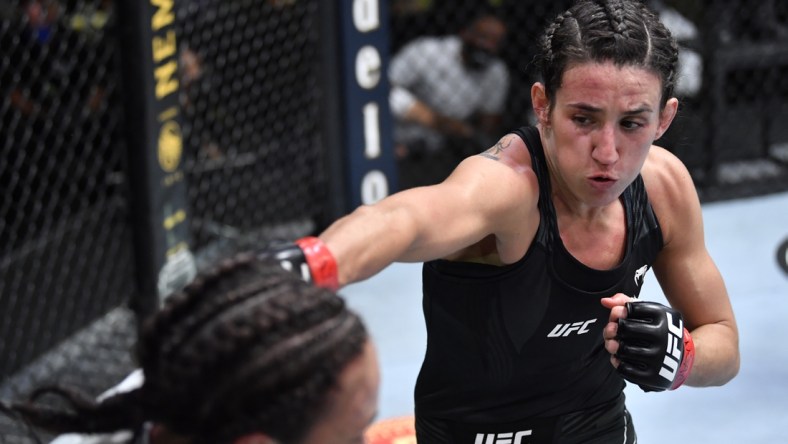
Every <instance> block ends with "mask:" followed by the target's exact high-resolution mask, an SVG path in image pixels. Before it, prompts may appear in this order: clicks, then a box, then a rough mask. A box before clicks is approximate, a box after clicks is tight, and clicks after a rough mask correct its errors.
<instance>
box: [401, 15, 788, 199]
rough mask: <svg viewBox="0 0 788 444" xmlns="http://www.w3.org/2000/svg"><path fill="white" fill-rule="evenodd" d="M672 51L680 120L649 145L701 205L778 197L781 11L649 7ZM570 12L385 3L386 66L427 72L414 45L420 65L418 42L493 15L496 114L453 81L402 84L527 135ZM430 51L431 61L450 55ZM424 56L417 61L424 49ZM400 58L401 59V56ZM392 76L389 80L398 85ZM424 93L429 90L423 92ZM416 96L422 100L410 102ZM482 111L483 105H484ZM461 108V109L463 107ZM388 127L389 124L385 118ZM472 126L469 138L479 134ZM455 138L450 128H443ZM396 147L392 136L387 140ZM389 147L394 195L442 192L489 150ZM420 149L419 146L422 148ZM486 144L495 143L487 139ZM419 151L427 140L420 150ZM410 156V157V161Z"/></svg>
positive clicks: (470, 142)
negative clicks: (561, 24)
mask: <svg viewBox="0 0 788 444" xmlns="http://www.w3.org/2000/svg"><path fill="white" fill-rule="evenodd" d="M647 3H648V5H649V6H651V7H652V9H654V10H655V11H657V12H658V13H659V15H660V16H661V18H662V20H663V22H664V23H665V24H666V25H667V26H668V28H670V29H671V32H672V33H673V35H674V36H675V37H676V38H677V40H678V41H679V44H680V65H681V70H680V75H681V77H680V80H679V85H678V88H677V95H678V97H679V99H680V103H681V105H680V111H679V115H678V116H677V118H676V119H675V121H674V124H673V125H672V126H671V129H670V130H669V131H668V133H667V134H666V135H665V136H663V138H662V139H660V140H659V141H658V142H657V143H658V144H660V145H662V146H664V147H666V148H668V149H669V150H671V151H672V152H674V153H675V154H676V155H677V156H678V157H679V158H680V159H682V160H683V161H684V163H685V164H686V165H687V167H688V168H689V169H690V172H691V173H692V175H693V177H694V179H695V182H696V184H697V186H698V191H699V194H700V196H701V199H702V200H704V201H710V200H720V199H729V198H735V197H742V196H750V195H758V194H764V193H769V192H775V191H779V190H785V189H788V171H787V170H786V160H787V158H786V154H788V152H787V151H786V148H788V126H786V125H785V122H788V95H786V91H788V77H787V76H786V74H788V3H786V2H785V1H782V0H764V1H761V2H754V3H753V2H745V1H743V0H707V1H701V0H687V1H683V0H682V1H670V0H663V1H648V2H647ZM571 4H572V1H570V0H558V1H552V0H551V1H529V2H515V1H506V0H477V1H464V2H454V1H449V0H393V1H392V2H391V12H392V14H391V15H392V26H391V29H392V32H391V33H392V35H391V42H392V54H393V59H392V66H394V65H395V63H396V60H397V58H398V57H403V58H404V57H409V58H408V61H409V63H410V65H409V66H410V67H411V71H416V72H422V71H431V72H434V69H435V64H436V63H437V62H435V59H436V57H437V55H436V54H430V49H429V47H427V46H425V45H423V44H422V46H421V49H420V50H423V51H424V54H425V55H424V56H422V57H421V59H420V60H417V59H416V57H415V56H413V52H414V51H418V49H414V48H416V47H417V46H418V45H419V44H420V43H419V41H420V40H421V41H423V40H424V39H425V38H426V39H431V38H439V39H445V38H447V37H449V38H454V37H453V36H458V35H460V34H461V33H462V32H463V31H464V30H465V29H467V26H468V25H469V24H470V23H471V22H472V21H473V20H474V19H475V18H476V17H478V16H480V15H483V14H494V15H496V16H497V17H499V18H500V19H501V20H502V22H503V24H504V25H505V26H506V29H507V33H506V37H505V39H504V41H503V44H502V46H501V49H500V52H499V54H498V56H499V58H500V59H501V60H502V61H503V63H504V64H505V66H506V68H507V69H508V72H509V77H510V82H509V87H508V94H507V96H506V100H505V103H504V105H503V106H502V108H500V110H489V109H483V108H482V105H480V104H479V105H478V106H476V108H474V109H469V108H470V107H473V106H475V105H473V104H474V103H477V102H475V100H476V99H474V98H473V95H472V94H471V95H470V96H469V100H467V101H466V102H465V103H464V106H466V108H463V105H462V104H459V105H458V104H457V103H456V102H455V101H454V100H455V98H456V97H457V96H459V95H461V94H459V93H458V90H457V89H458V88H461V87H460V86H459V85H460V84H456V85H455V84H452V81H453V75H454V74H453V72H452V71H450V70H447V71H446V72H445V73H444V75H443V77H442V78H441V79H440V82H441V86H444V85H445V86H446V87H445V92H444V93H443V94H442V93H441V91H442V90H441V88H433V89H431V90H430V91H425V90H424V88H422V89H421V90H420V89H419V88H420V87H421V86H423V85H419V84H418V82H419V81H421V82H424V83H426V82H427V81H426V80H417V79H423V78H424V77H419V76H417V75H415V74H413V75H412V76H411V77H410V78H407V79H404V77H403V78H402V79H401V78H397V79H393V80H392V84H395V83H396V82H397V81H401V82H402V81H403V79H404V81H407V82H411V83H408V84H407V85H408V86H411V87H412V92H413V93H414V94H415V95H417V96H419V97H420V98H422V99H423V100H424V101H426V102H427V103H429V104H430V105H431V106H432V107H433V109H434V110H436V111H437V112H438V113H439V114H440V113H444V114H445V116H446V117H449V118H462V119H465V122H466V123H467V122H473V118H474V117H475V116H477V115H479V114H490V113H493V114H500V124H499V125H498V127H497V131H495V132H494V134H497V135H501V134H503V133H504V132H506V131H508V130H511V129H514V128H516V127H518V126H520V125H523V124H527V123H532V122H533V114H532V112H531V103H530V87H531V85H532V83H533V82H534V81H536V80H538V78H537V74H536V72H535V69H534V68H535V67H534V66H533V64H532V63H531V62H532V60H533V57H534V55H535V53H536V50H537V41H538V37H539V36H540V33H541V32H542V30H543V29H544V27H545V26H546V25H547V24H548V23H550V21H552V19H553V17H555V15H556V14H558V13H559V12H561V11H563V10H564V9H566V8H567V7H569V6H571ZM440 45H442V44H439V43H434V44H433V46H432V47H431V48H432V50H435V48H439V49H437V51H446V49H445V48H450V47H449V46H440ZM424 48H427V49H424ZM408 51H410V52H411V53H410V54H409V55H405V54H407V53H408ZM396 75H398V73H397V74H396ZM430 84H431V85H432V83H430ZM420 94H421V95H420ZM485 100H487V99H486V98H485ZM469 104H470V105H469ZM395 115H396V112H395ZM480 127H481V125H480V124H479V126H478V127H477V128H480ZM449 128H452V131H453V133H454V134H456V133H457V132H458V130H457V129H456V126H449ZM395 136H397V137H398V136H399V135H396V134H395ZM401 137H402V140H396V139H395V143H397V144H398V145H399V146H403V145H405V148H406V149H405V152H406V153H407V155H403V156H401V157H400V160H399V166H400V176H401V179H400V183H401V185H402V186H404V187H409V186H414V185H422V184H425V183H434V182H437V181H440V180H442V179H443V178H445V176H446V175H447V174H448V173H449V172H450V171H451V169H452V168H453V167H454V166H455V165H456V164H457V162H459V160H460V159H462V158H463V157H464V156H466V155H467V154H468V153H469V152H479V151H482V150H484V149H486V148H488V147H490V146H491V144H488V143H490V139H487V140H484V141H483V142H482V141H481V140H479V138H476V137H466V138H462V139H459V140H458V138H456V137H449V136H444V137H443V138H442V139H441V144H442V145H441V148H439V149H433V150H424V149H423V148H422V147H420V146H419V140H417V141H416V142H414V141H413V137H409V134H407V133H405V134H404V135H402V136H401ZM424 138H425V139H426V138H427V137H426V136H425V137H424ZM492 140H493V142H492V143H494V141H495V140H497V137H495V138H494V139H492ZM428 142H429V140H428ZM414 145H415V148H416V149H413V147H414Z"/></svg>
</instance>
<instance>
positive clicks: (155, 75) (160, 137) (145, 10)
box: [117, 0, 196, 315]
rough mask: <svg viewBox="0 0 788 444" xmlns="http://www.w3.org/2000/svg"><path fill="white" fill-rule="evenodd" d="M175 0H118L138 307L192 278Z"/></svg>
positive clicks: (145, 309) (151, 304) (142, 309)
mask: <svg viewBox="0 0 788 444" xmlns="http://www.w3.org/2000/svg"><path fill="white" fill-rule="evenodd" d="M175 3H176V2H175V0H145V1H128V2H126V1H123V2H118V3H117V6H118V15H119V21H120V23H119V29H120V33H121V42H122V43H121V47H122V49H123V51H122V54H123V61H122V67H123V81H124V86H125V91H126V97H125V100H124V103H125V111H126V122H125V123H126V132H127V137H128V143H129V157H130V160H129V164H130V176H131V178H130V182H131V188H132V212H133V216H132V222H133V224H134V237H135V253H136V263H137V270H138V283H139V297H138V298H137V299H136V300H135V301H134V302H133V308H134V310H135V311H136V312H137V314H138V315H145V314H148V313H150V312H152V311H153V310H155V309H156V308H157V306H158V304H159V301H160V300H162V299H163V298H165V297H166V296H167V295H169V294H170V293H171V292H173V291H174V290H176V289H178V288H180V287H182V286H183V285H185V284H186V283H187V282H188V281H190V280H191V279H192V278H193V277H194V275H195V273H196V266H195V261H194V257H193V254H192V253H191V251H190V247H189V230H188V217H187V197H186V184H185V180H184V178H185V175H184V172H183V170H182V162H181V161H182V158H183V136H182V132H181V128H182V125H181V119H182V116H181V108H180V105H179V100H178V95H179V87H180V83H179V82H180V81H179V78H178V42H177V39H176V32H175V18H176V15H175V11H176V9H175V7H176V5H175Z"/></svg>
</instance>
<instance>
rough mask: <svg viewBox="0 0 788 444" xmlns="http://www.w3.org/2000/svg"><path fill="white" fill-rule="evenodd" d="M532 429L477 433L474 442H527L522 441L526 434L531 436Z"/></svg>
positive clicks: (509, 443) (476, 443)
mask: <svg viewBox="0 0 788 444" xmlns="http://www.w3.org/2000/svg"><path fill="white" fill-rule="evenodd" d="M532 432H533V431H532V430H523V431H522V432H512V433H498V434H495V433H490V434H485V433H477V434H476V442H474V444H527V443H528V442H527V441H523V438H524V437H526V436H531V433H532Z"/></svg>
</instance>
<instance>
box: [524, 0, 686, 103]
mask: <svg viewBox="0 0 788 444" xmlns="http://www.w3.org/2000/svg"><path fill="white" fill-rule="evenodd" d="M539 46H540V54H539V55H538V56H537V63H538V66H539V67H540V71H541V76H542V81H543V82H544V85H545V91H546V93H547V96H548V98H549V99H550V101H551V103H553V101H554V100H555V92H556V91H557V90H558V89H559V88H560V87H561V79H562V78H563V75H564V72H565V71H566V70H567V69H568V68H570V67H571V66H573V65H576V64H580V63H587V62H613V63H615V64H616V65H617V66H636V67H640V68H644V69H647V70H649V71H651V72H653V73H655V74H656V75H657V76H658V77H659V78H660V80H661V81H662V101H661V103H662V106H664V105H665V104H666V103H667V100H668V99H670V98H671V97H672V96H673V89H674V87H675V84H676V76H677V68H678V66H677V65H678V50H679V49H678V44H677V43H676V41H675V39H674V38H673V37H672V36H671V34H670V31H668V29H667V28H666V27H665V25H663V24H662V23H661V22H660V21H659V18H658V17H657V15H656V14H654V12H653V11H651V10H650V9H648V8H647V7H646V6H645V5H644V4H643V3H642V2H641V1H638V0H579V1H578V2H577V3H575V5H574V6H572V7H571V8H570V9H568V10H567V11H566V12H564V13H563V14H560V15H559V16H557V17H556V18H555V20H554V21H553V22H552V23H551V24H550V25H549V26H548V27H547V29H546V30H545V33H544V35H543V36H542V38H541V40H540V45H539Z"/></svg>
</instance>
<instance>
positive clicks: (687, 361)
mask: <svg viewBox="0 0 788 444" xmlns="http://www.w3.org/2000/svg"><path fill="white" fill-rule="evenodd" d="M694 362H695V343H694V342H692V336H690V332H689V330H687V329H686V328H685V329H684V359H682V360H681V364H680V365H679V370H678V372H677V373H676V379H674V380H673V385H671V386H670V389H671V390H676V389H677V388H679V387H680V386H681V384H684V381H686V380H687V378H689V375H690V372H691V371H692V364H693V363H694Z"/></svg>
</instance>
